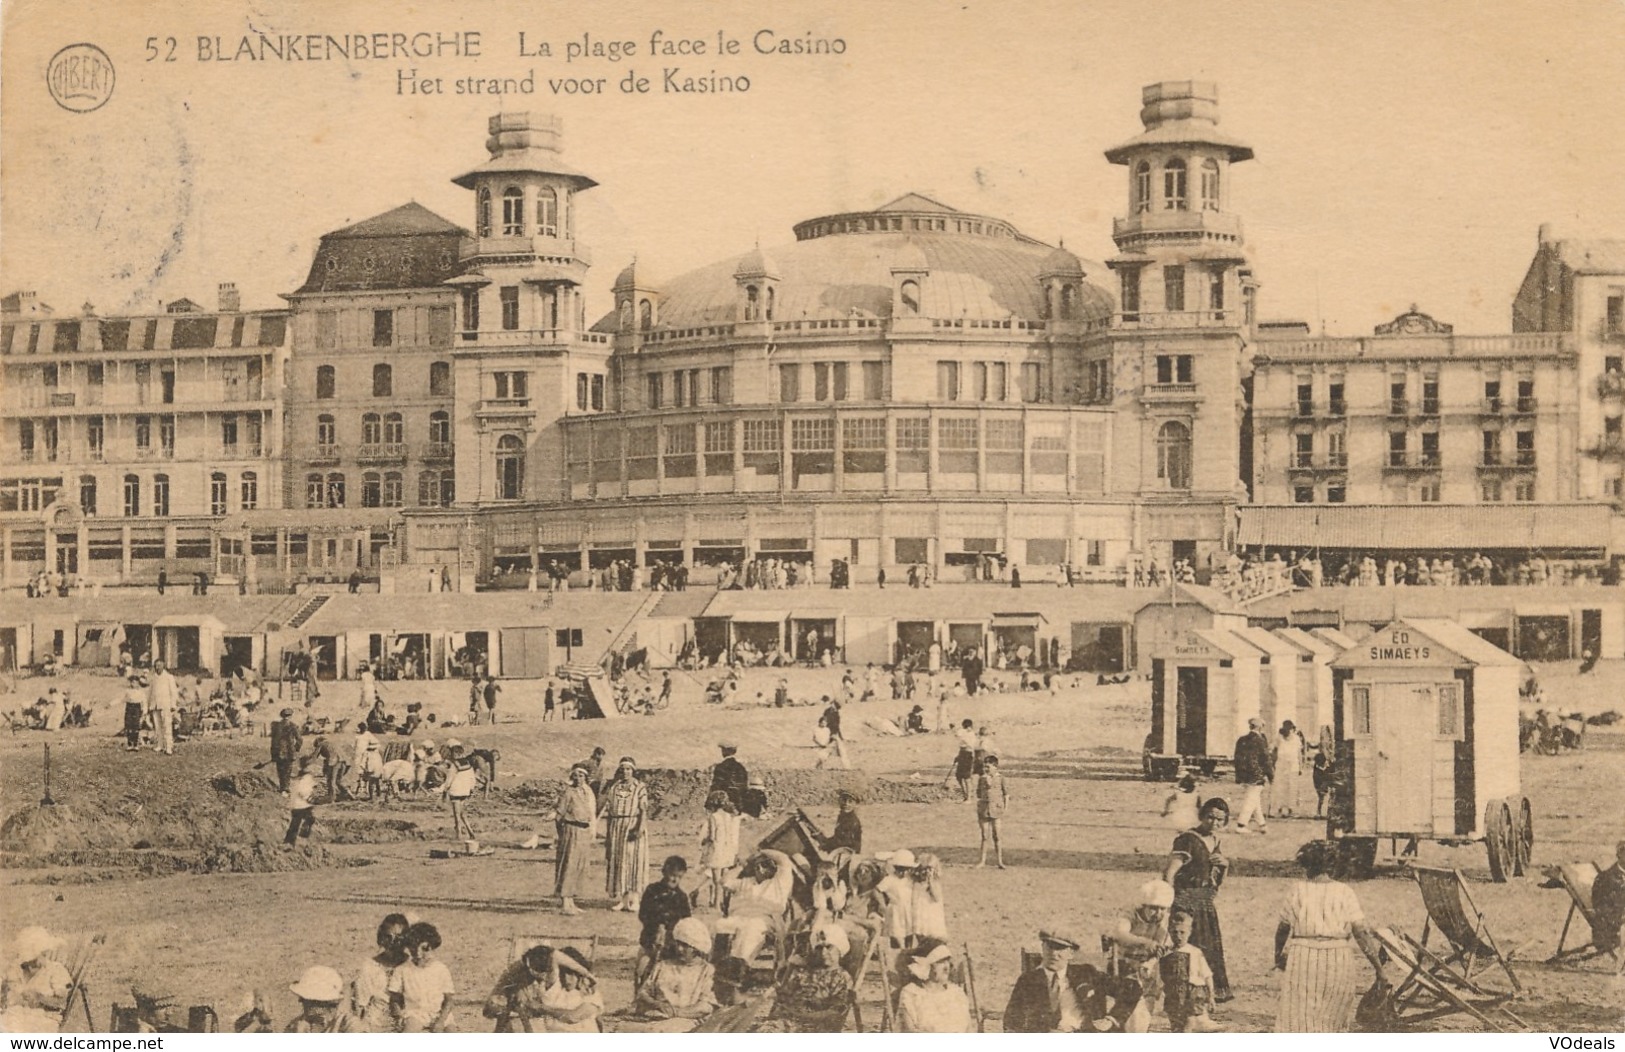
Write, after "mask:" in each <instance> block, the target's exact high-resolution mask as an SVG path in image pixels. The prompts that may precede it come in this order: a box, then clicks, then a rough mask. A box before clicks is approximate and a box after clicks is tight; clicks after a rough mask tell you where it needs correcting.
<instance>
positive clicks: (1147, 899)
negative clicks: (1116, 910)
mask: <svg viewBox="0 0 1625 1052" xmlns="http://www.w3.org/2000/svg"><path fill="white" fill-rule="evenodd" d="M1173 904H1174V886H1173V885H1172V884H1170V883H1168V882H1167V881H1166V880H1148V881H1146V882H1145V883H1144V884H1141V885H1140V905H1142V906H1161V907H1162V908H1163V909H1168V908H1169V907H1170V906H1172V905H1173Z"/></svg>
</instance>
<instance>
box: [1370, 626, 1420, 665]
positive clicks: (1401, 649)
mask: <svg viewBox="0 0 1625 1052" xmlns="http://www.w3.org/2000/svg"><path fill="white" fill-rule="evenodd" d="M1366 653H1367V654H1368V655H1369V656H1370V658H1371V660H1372V661H1400V662H1406V661H1411V662H1414V661H1430V660H1432V658H1433V649H1432V648H1431V647H1429V646H1427V645H1426V644H1425V643H1412V642H1411V634H1410V633H1409V632H1406V631H1404V630H1403V629H1397V630H1395V631H1393V632H1390V633H1388V638H1387V639H1386V640H1374V641H1373V642H1372V643H1371V645H1370V647H1369V648H1368V649H1367V651H1366Z"/></svg>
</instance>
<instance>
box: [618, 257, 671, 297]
mask: <svg viewBox="0 0 1625 1052" xmlns="http://www.w3.org/2000/svg"><path fill="white" fill-rule="evenodd" d="M659 284H660V283H659V282H658V281H656V280H655V277H654V272H653V271H651V270H650V269H649V265H648V264H647V263H640V262H638V258H637V257H636V256H633V257H632V262H630V263H628V264H627V265H626V266H625V268H623V269H622V270H621V272H620V273H619V274H617V275H615V284H614V285H612V286H610V290H611V291H613V292H619V291H621V290H622V289H654V288H658V287H659Z"/></svg>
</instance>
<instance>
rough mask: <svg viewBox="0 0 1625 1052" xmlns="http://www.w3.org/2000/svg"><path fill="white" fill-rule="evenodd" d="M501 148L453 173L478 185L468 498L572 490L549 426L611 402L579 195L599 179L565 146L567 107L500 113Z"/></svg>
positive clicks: (465, 433)
mask: <svg viewBox="0 0 1625 1052" xmlns="http://www.w3.org/2000/svg"><path fill="white" fill-rule="evenodd" d="M489 131H490V137H489V138H488V139H487V140H486V142H485V147H486V149H487V150H488V151H489V152H490V155H491V156H490V158H489V159H488V160H486V161H485V163H483V164H481V165H479V166H478V167H476V168H474V169H472V170H471V171H468V172H466V173H464V174H463V175H460V176H458V177H457V178H456V179H454V180H452V181H453V182H454V183H456V184H457V185H458V186H460V187H463V188H464V189H466V190H471V191H473V194H474V200H473V211H474V222H473V223H472V224H471V225H472V227H473V230H474V236H473V237H471V238H468V239H467V240H465V241H464V243H463V245H462V248H461V250H460V253H459V256H460V262H461V264H462V266H461V268H460V271H459V273H458V274H457V276H455V277H453V278H451V279H450V281H449V282H448V284H452V285H455V286H456V287H457V288H458V292H459V310H458V323H459V324H458V326H457V328H458V333H457V339H456V341H455V342H456V351H455V359H456V376H457V396H458V397H457V406H458V418H457V421H456V450H457V478H458V483H459V485H458V499H459V503H465V502H466V503H478V504H492V503H505V502H517V501H536V500H547V499H556V498H557V497H559V496H561V495H562V493H561V482H560V480H561V479H562V477H563V472H564V456H563V451H562V448H561V443H560V442H559V441H558V438H557V435H556V434H552V435H550V434H549V433H550V432H551V431H553V429H554V428H556V426H557V423H558V421H559V420H560V419H561V418H562V417H564V416H566V415H570V414H573V413H587V412H594V411H601V410H602V409H603V408H604V398H603V391H604V386H605V379H604V377H605V374H606V373H607V371H608V360H609V354H610V350H611V347H610V340H609V337H607V336H605V335H603V334H599V333H591V332H588V331H587V326H586V320H585V310H586V308H585V302H584V300H583V299H582V295H581V287H582V284H583V283H584V281H585V280H586V275H587V268H588V267H589V266H590V265H591V256H590V254H589V253H588V251H587V249H586V248H585V247H584V246H583V245H581V244H580V243H579V242H578V241H577V240H576V228H577V223H576V215H577V212H576V198H577V196H578V195H579V194H580V193H581V192H582V191H584V190H588V189H590V188H592V187H593V186H596V185H597V183H596V181H595V180H593V179H592V178H591V177H590V176H587V175H584V174H582V173H581V172H578V171H576V170H575V169H574V168H572V167H570V166H569V165H568V164H566V163H565V161H564V159H563V157H562V156H561V144H560V140H561V137H562V128H561V125H560V122H559V120H558V119H557V118H555V117H550V116H546V115H543V114H536V113H499V114H497V115H496V116H494V117H492V118H491V120H490V123H489Z"/></svg>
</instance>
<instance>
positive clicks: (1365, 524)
mask: <svg viewBox="0 0 1625 1052" xmlns="http://www.w3.org/2000/svg"><path fill="white" fill-rule="evenodd" d="M1237 512H1238V515H1239V517H1240V520H1241V521H1240V529H1239V530H1238V531H1237V533H1236V541H1237V543H1238V544H1240V545H1242V546H1244V547H1252V546H1258V545H1267V546H1269V547H1279V548H1300V549H1313V548H1332V549H1357V550H1364V551H1436V550H1441V549H1458V550H1459V549H1471V550H1485V551H1495V550H1509V549H1519V550H1527V549H1540V550H1543V551H1554V550H1563V551H1574V550H1584V551H1597V552H1600V551H1603V550H1604V549H1606V548H1607V547H1608V539H1609V516H1610V515H1611V514H1612V509H1610V508H1609V507H1608V506H1607V505H1598V504H1528V505H1518V504H1467V505H1451V504H1428V505H1415V504H1368V505H1347V504H1345V505H1324V504H1322V505H1308V504H1305V505H1290V506H1269V507H1263V506H1255V507H1242V508H1239V509H1237Z"/></svg>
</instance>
